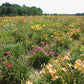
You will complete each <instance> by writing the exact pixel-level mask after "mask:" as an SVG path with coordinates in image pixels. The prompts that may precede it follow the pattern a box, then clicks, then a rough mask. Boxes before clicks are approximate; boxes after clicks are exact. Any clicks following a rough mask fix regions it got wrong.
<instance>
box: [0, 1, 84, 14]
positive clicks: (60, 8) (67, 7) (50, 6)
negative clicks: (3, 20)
mask: <svg viewBox="0 0 84 84" xmlns="http://www.w3.org/2000/svg"><path fill="white" fill-rule="evenodd" d="M5 2H9V3H10V4H18V5H20V6H22V5H26V6H28V7H32V6H36V7H37V8H38V7H40V8H41V9H42V10H43V13H49V14H53V13H57V14H75V13H83V12H84V3H83V2H84V0H0V5H2V4H3V3H5Z"/></svg>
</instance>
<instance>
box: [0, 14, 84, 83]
mask: <svg viewBox="0 0 84 84" xmlns="http://www.w3.org/2000/svg"><path fill="white" fill-rule="evenodd" d="M0 84H84V16H69V15H56V16H51V15H49V16H47V15H46V16H15V17H0Z"/></svg>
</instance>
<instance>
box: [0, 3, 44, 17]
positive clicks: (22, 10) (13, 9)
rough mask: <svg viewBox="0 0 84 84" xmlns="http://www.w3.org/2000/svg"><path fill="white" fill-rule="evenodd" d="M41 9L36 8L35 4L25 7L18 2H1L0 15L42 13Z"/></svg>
mask: <svg viewBox="0 0 84 84" xmlns="http://www.w3.org/2000/svg"><path fill="white" fill-rule="evenodd" d="M42 14H43V11H42V9H41V8H36V7H35V6H32V7H27V6H25V5H23V6H22V7H21V6H19V5H18V4H10V3H7V2H6V3H3V4H2V5H1V6H0V16H18V15H19V16H25V15H28V16H30V15H42Z"/></svg>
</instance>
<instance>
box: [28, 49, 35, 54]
mask: <svg viewBox="0 0 84 84" xmlns="http://www.w3.org/2000/svg"><path fill="white" fill-rule="evenodd" d="M28 53H36V50H35V49H34V50H31V51H29V52H28Z"/></svg>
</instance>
